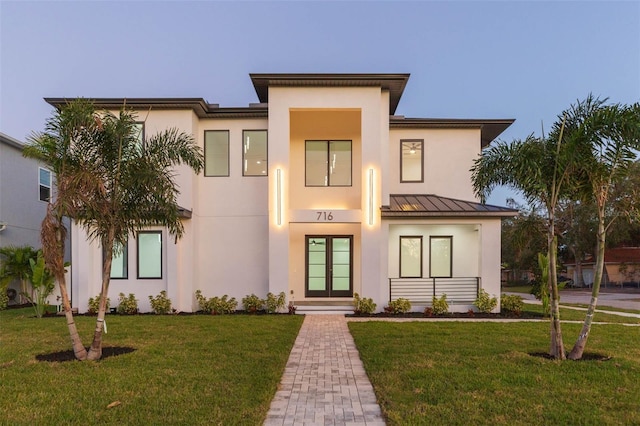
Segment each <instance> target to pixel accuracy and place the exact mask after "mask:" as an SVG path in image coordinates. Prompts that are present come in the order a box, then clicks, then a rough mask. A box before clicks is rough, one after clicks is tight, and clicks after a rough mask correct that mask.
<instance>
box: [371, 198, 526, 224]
mask: <svg viewBox="0 0 640 426" xmlns="http://www.w3.org/2000/svg"><path fill="white" fill-rule="evenodd" d="M389 201H390V203H389V205H388V206H382V208H381V212H382V218H383V219H398V218H402V219H405V218H425V217H430V218H444V217H513V216H517V215H518V211H517V210H514V209H510V208H507V207H500V206H493V205H490V204H482V203H477V202H474V201H464V200H456V199H454V198H447V197H440V196H438V195H433V194H392V195H390V200H389Z"/></svg>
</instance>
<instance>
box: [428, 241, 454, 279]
mask: <svg viewBox="0 0 640 426" xmlns="http://www.w3.org/2000/svg"><path fill="white" fill-rule="evenodd" d="M451 240H452V237H449V236H447V237H430V238H429V246H430V248H429V257H430V262H429V276H430V277H432V278H451V276H452V275H451V270H452V267H451V264H452V259H451V258H452V253H453V252H452V245H451Z"/></svg>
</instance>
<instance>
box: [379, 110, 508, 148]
mask: <svg viewBox="0 0 640 426" xmlns="http://www.w3.org/2000/svg"><path fill="white" fill-rule="evenodd" d="M514 121H516V120H515V119H513V118H506V119H473V118H472V119H464V118H404V117H390V118H389V128H390V129H480V139H481V142H482V147H483V148H484V147H486V146H487V145H489V144H490V143H491V142H492V141H493V140H494V139H495V138H497V137H498V136H500V134H501V133H502V132H504V131H505V130H507V128H508V127H509V126H511V124H513V122H514Z"/></svg>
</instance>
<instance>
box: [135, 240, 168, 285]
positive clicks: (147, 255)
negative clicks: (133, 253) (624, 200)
mask: <svg viewBox="0 0 640 426" xmlns="http://www.w3.org/2000/svg"><path fill="white" fill-rule="evenodd" d="M137 240H138V253H137V256H138V278H156V279H160V278H162V232H161V231H141V232H138V238H137Z"/></svg>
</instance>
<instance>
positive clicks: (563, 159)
mask: <svg viewBox="0 0 640 426" xmlns="http://www.w3.org/2000/svg"><path fill="white" fill-rule="evenodd" d="M563 130H564V121H563V120H562V121H560V122H559V123H556V124H555V125H554V130H553V131H552V133H551V134H550V135H549V137H547V138H538V137H534V136H533V135H531V136H529V137H527V138H526V139H524V140H514V141H512V142H511V143H507V142H504V141H498V142H497V143H496V144H495V145H492V146H491V147H490V148H488V149H487V150H485V151H484V152H483V154H482V156H481V157H479V158H478V159H476V160H475V162H474V165H473V167H472V169H471V171H472V181H473V187H474V190H475V192H476V194H477V195H478V196H479V197H480V198H481V199H482V200H483V201H484V200H485V199H486V197H488V196H489V194H490V193H491V191H492V190H493V189H494V188H495V187H496V186H498V185H506V186H509V187H511V188H514V189H516V190H518V191H520V192H522V194H523V195H524V196H525V197H526V199H527V201H528V202H529V204H532V205H542V206H544V208H545V210H546V222H547V223H546V228H547V256H548V262H549V271H552V272H551V273H549V277H548V286H549V294H550V304H551V331H550V336H551V344H550V349H549V354H550V355H551V356H553V357H554V358H557V359H565V357H566V355H565V351H564V344H563V340H562V329H561V326H560V307H559V295H558V280H557V276H556V273H555V271H556V264H557V250H556V247H557V239H556V235H555V233H556V231H555V225H556V220H555V212H556V206H557V205H558V202H559V200H560V198H561V196H562V194H563V192H564V191H565V190H566V188H567V187H568V183H569V180H570V177H571V170H572V167H573V160H572V158H573V157H572V156H571V155H570V153H571V147H570V146H569V144H568V143H566V142H565V141H564V139H563Z"/></svg>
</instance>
